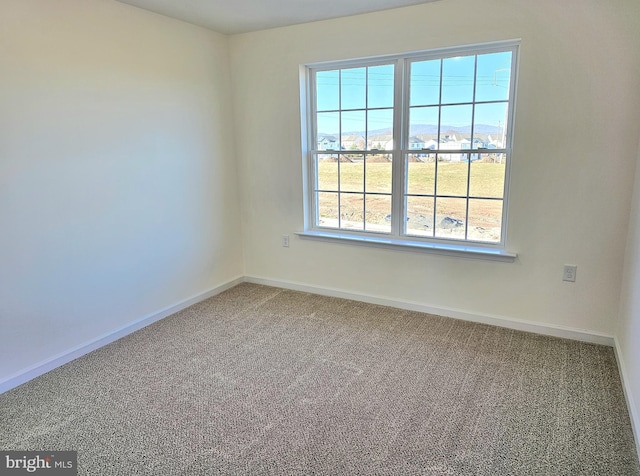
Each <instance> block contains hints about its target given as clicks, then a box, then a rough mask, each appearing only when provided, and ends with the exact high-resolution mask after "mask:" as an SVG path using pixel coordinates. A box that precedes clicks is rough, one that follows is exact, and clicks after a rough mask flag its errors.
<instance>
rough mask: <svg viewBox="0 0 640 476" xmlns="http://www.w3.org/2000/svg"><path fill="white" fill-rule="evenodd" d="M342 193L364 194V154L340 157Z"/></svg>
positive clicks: (342, 155)
mask: <svg viewBox="0 0 640 476" xmlns="http://www.w3.org/2000/svg"><path fill="white" fill-rule="evenodd" d="M340 191H341V192H364V157H363V156H362V154H341V155H340Z"/></svg>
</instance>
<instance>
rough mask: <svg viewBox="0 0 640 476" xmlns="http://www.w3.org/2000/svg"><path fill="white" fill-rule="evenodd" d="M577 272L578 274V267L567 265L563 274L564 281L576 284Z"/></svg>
mask: <svg viewBox="0 0 640 476" xmlns="http://www.w3.org/2000/svg"><path fill="white" fill-rule="evenodd" d="M577 272H578V267H577V266H576V265H574V264H565V265H564V270H563V272H562V280H563V281H569V282H570V283H575V281H576V273H577Z"/></svg>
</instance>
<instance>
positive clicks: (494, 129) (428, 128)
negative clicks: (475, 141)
mask: <svg viewBox="0 0 640 476" xmlns="http://www.w3.org/2000/svg"><path fill="white" fill-rule="evenodd" d="M441 130H442V132H450V131H453V132H455V133H458V134H471V126H447V125H443V126H442V127H441ZM391 132H392V131H391V128H389V127H388V128H386V129H376V130H373V131H369V135H370V136H378V135H385V134H391ZM437 133H438V126H437V125H434V124H414V125H412V126H411V131H410V132H409V135H412V136H415V135H420V134H431V135H435V134H437ZM475 133H476V134H483V135H486V134H501V133H502V128H500V127H498V126H491V125H489V124H476V127H475ZM331 135H334V136H337V135H338V133H337V132H336V133H333V134H331ZM342 135H364V132H362V131H350V132H343V133H342Z"/></svg>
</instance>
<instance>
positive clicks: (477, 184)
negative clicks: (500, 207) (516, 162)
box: [469, 154, 507, 198]
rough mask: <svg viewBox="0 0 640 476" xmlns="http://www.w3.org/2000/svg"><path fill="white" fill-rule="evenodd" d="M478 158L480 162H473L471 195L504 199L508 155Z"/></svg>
mask: <svg viewBox="0 0 640 476" xmlns="http://www.w3.org/2000/svg"><path fill="white" fill-rule="evenodd" d="M477 156H478V160H476V161H472V162H471V174H470V177H469V195H470V196H472V197H495V198H503V196H504V179H505V170H506V166H507V164H506V162H507V159H506V154H478V155H477ZM472 160H473V158H472Z"/></svg>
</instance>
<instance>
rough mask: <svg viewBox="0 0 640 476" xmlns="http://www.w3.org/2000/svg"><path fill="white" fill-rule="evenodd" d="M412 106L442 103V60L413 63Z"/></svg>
mask: <svg viewBox="0 0 640 476" xmlns="http://www.w3.org/2000/svg"><path fill="white" fill-rule="evenodd" d="M410 88H411V89H410V92H411V99H410V105H411V106H427V105H430V104H438V103H439V102H440V60H432V61H418V62H415V63H411V85H410Z"/></svg>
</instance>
